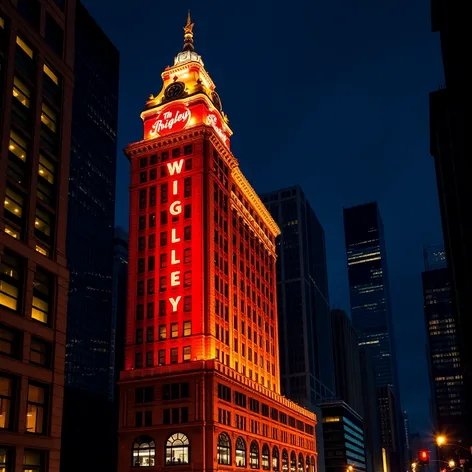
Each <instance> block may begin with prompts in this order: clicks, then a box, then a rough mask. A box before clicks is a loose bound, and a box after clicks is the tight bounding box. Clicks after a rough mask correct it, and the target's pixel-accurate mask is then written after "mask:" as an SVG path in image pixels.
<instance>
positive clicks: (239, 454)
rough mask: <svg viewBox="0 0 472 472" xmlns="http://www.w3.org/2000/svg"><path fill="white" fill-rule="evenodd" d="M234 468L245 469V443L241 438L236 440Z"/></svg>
mask: <svg viewBox="0 0 472 472" xmlns="http://www.w3.org/2000/svg"><path fill="white" fill-rule="evenodd" d="M236 467H246V442H245V441H244V439H243V438H242V437H241V436H239V437H238V439H236Z"/></svg>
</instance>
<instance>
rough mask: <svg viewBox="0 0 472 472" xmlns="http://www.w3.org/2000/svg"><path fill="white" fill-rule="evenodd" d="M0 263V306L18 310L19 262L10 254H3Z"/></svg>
mask: <svg viewBox="0 0 472 472" xmlns="http://www.w3.org/2000/svg"><path fill="white" fill-rule="evenodd" d="M1 257H2V260H1V262H0V305H3V306H5V307H7V308H10V309H11V310H15V311H18V310H19V308H20V307H19V293H20V284H21V282H20V280H21V278H20V260H19V259H18V258H16V257H15V256H13V255H11V254H7V253H6V252H4V253H3V255H2V256H1Z"/></svg>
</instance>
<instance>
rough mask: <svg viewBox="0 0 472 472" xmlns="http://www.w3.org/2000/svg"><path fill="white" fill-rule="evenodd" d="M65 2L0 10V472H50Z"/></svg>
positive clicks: (67, 41)
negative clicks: (0, 471)
mask: <svg viewBox="0 0 472 472" xmlns="http://www.w3.org/2000/svg"><path fill="white" fill-rule="evenodd" d="M74 12H75V0H69V1H68V2H64V1H60V0H56V1H53V0H36V1H33V0H31V1H28V2H24V1H19V0H18V1H14V0H12V1H9V2H7V1H2V2H1V3H0V198H1V201H2V202H4V204H3V205H2V206H1V208H0V470H7V471H8V472H19V471H35V472H43V471H48V472H59V456H60V446H61V422H62V402H63V390H64V356H65V331H66V314H67V291H68V280H69V273H68V270H67V265H66V258H65V243H66V217H67V188H68V180H69V153H70V140H71V129H70V123H71V117H72V89H73V60H74V57H73V56H74V47H73V35H74Z"/></svg>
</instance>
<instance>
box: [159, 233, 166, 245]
mask: <svg viewBox="0 0 472 472" xmlns="http://www.w3.org/2000/svg"><path fill="white" fill-rule="evenodd" d="M160 245H161V246H167V231H163V232H162V233H161V235H160Z"/></svg>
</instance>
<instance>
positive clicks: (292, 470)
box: [290, 451, 297, 472]
mask: <svg viewBox="0 0 472 472" xmlns="http://www.w3.org/2000/svg"><path fill="white" fill-rule="evenodd" d="M296 469H297V456H296V455H295V453H294V452H293V451H292V452H291V453H290V472H295V470H296Z"/></svg>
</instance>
